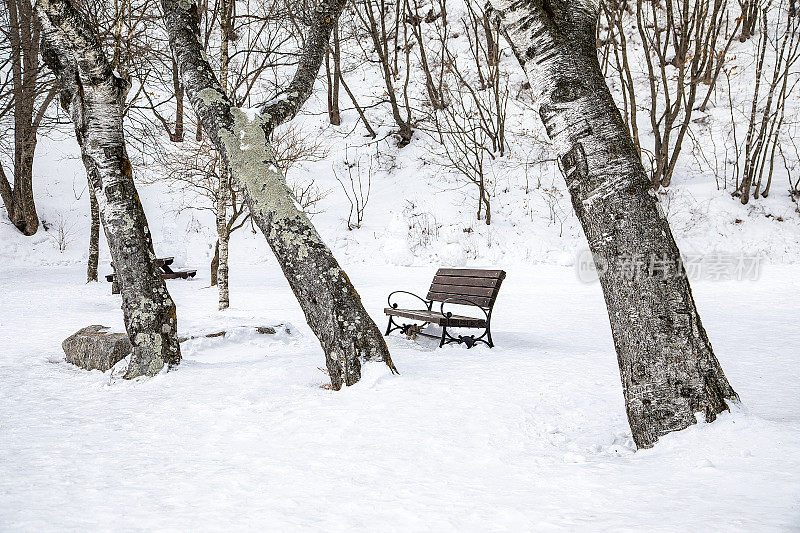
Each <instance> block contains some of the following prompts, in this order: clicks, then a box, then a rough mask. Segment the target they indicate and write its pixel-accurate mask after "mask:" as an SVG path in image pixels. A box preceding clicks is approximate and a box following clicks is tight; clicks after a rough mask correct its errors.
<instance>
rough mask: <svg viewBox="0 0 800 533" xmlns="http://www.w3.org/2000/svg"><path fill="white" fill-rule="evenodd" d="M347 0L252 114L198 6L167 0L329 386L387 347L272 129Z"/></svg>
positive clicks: (217, 140) (220, 144)
mask: <svg viewBox="0 0 800 533" xmlns="http://www.w3.org/2000/svg"><path fill="white" fill-rule="evenodd" d="M344 4H345V2H344V1H343V0H325V1H324V2H322V3H321V5H319V6H318V7H317V8H316V9H315V12H314V13H313V16H314V19H315V21H316V23H315V25H314V27H313V29H312V31H311V32H310V34H309V35H308V36H307V38H306V48H305V50H304V52H303V56H302V58H301V61H300V65H299V67H298V69H297V71H296V73H295V76H294V78H293V80H292V82H291V83H290V84H289V86H288V87H287V89H286V91H284V92H283V93H282V95H281V96H280V97H279V98H277V99H275V100H273V101H271V102H268V103H266V104H264V105H263V109H262V113H260V114H256V115H255V116H252V115H250V116H249V115H248V114H246V113H245V112H244V111H242V110H241V109H238V108H236V107H234V106H233V105H232V103H231V101H230V100H229V99H228V97H227V95H226V94H225V92H224V91H223V90H222V87H221V85H220V83H219V81H218V80H217V78H216V77H215V76H214V73H213V71H212V69H211V67H210V65H209V64H208V62H207V61H206V60H205V59H204V58H203V55H202V45H201V43H200V41H199V38H198V36H199V30H198V16H197V7H196V5H195V4H191V3H190V2H188V1H186V0H162V5H163V7H164V16H165V22H166V28H167V32H168V34H169V38H170V45H171V46H172V49H173V53H174V55H175V57H176V58H177V61H178V68H179V70H180V72H181V76H182V78H183V82H184V86H185V87H186V92H187V95H188V97H189V100H190V101H191V103H192V106H193V107H194V110H195V113H196V114H197V116H198V117H199V119H200V122H201V123H202V124H203V129H204V130H205V131H206V133H207V134H208V135H209V137H211V139H212V141H213V142H214V145H215V147H216V149H217V151H218V153H219V154H220V156H221V157H222V158H223V160H224V161H225V162H226V164H227V166H228V168H229V170H230V173H231V176H232V178H233V179H234V180H236V182H237V184H238V186H239V188H240V189H241V190H242V192H243V193H244V195H245V198H246V200H247V204H248V207H249V209H250V213H251V216H252V217H253V220H254V221H255V222H256V224H257V225H258V227H259V228H260V229H261V231H262V233H263V234H264V236H265V238H266V239H267V242H268V243H269V245H270V247H271V248H272V251H273V252H274V253H275V256H276V258H277V259H278V262H279V264H280V265H281V268H282V269H283V272H284V274H285V276H286V279H287V280H288V281H289V285H290V286H291V288H292V290H293V291H294V294H295V296H296V297H297V299H298V301H299V303H300V306H301V308H302V309H303V312H304V313H305V316H306V321H307V322H308V324H309V326H310V327H311V329H312V330H313V331H314V334H315V335H316V336H317V338H318V339H319V341H320V344H321V345H322V349H323V351H324V352H325V357H326V364H327V368H328V373H329V375H330V380H331V386H332V387H333V388H334V389H339V388H341V386H342V384H344V385H352V384H354V383H356V382H357V381H358V380H359V379H360V377H361V363H362V361H366V360H377V361H384V362H385V363H386V364H387V365H389V367H390V368H391V369H392V370H393V371H394V365H393V364H392V360H391V357H390V355H389V350H388V348H387V347H386V342H385V341H384V339H383V336H382V335H381V332H380V330H379V329H378V328H377V326H376V325H375V323H374V322H373V320H372V318H371V317H370V316H369V314H368V313H367V312H366V310H365V309H364V306H363V305H362V303H361V299H360V297H359V295H358V293H357V292H356V290H355V287H353V284H352V283H351V282H350V280H349V278H348V277H347V274H345V272H344V271H343V270H342V269H341V267H340V266H339V264H338V262H337V261H336V259H335V258H334V257H333V254H332V253H331V251H330V249H329V248H328V247H327V246H326V245H325V243H324V242H323V241H322V239H321V238H320V236H319V234H318V233H317V231H316V229H315V228H314V226H312V224H311V222H310V221H309V220H308V217H307V216H306V214H305V213H304V212H303V211H302V210H301V209H299V207H298V206H297V204H296V202H295V200H294V198H293V197H292V194H291V192H290V191H289V189H288V188H287V186H286V182H285V179H284V176H283V174H282V172H281V170H280V168H279V166H278V163H277V160H276V156H275V152H274V150H273V148H272V146H271V145H270V143H269V136H270V134H271V132H272V130H273V129H274V128H275V127H276V126H278V125H279V124H281V123H282V122H284V121H286V120H289V119H291V118H292V117H294V116H295V115H296V114H297V112H298V111H299V109H300V107H301V106H302V105H303V103H304V102H305V101H306V99H308V96H309V95H310V94H311V90H312V88H313V84H314V80H315V78H316V75H317V72H318V71H319V68H320V65H321V64H322V60H323V58H324V54H325V49H326V47H327V42H328V37H329V35H330V32H331V29H332V27H333V25H334V24H336V21H337V20H338V17H339V15H340V14H341V11H342V9H343V7H344Z"/></svg>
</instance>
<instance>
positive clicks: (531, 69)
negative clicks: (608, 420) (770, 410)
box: [490, 0, 736, 448]
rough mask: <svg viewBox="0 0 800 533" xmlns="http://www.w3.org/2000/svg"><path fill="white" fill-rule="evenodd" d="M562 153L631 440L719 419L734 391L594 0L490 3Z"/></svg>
mask: <svg viewBox="0 0 800 533" xmlns="http://www.w3.org/2000/svg"><path fill="white" fill-rule="evenodd" d="M490 3H491V7H493V8H494V14H495V16H497V17H499V19H500V21H501V24H502V29H503V32H504V34H505V36H506V38H507V39H508V41H509V43H510V44H511V47H512V49H513V51H514V54H515V55H516V57H517V59H518V60H519V62H520V64H521V65H522V67H523V68H524V70H525V73H526V74H527V77H528V80H529V81H530V83H531V87H532V91H531V92H532V94H534V95H535V97H536V98H537V102H536V104H537V107H538V110H539V116H540V117H541V119H542V121H543V122H544V125H545V128H546V130H547V134H548V136H549V137H550V139H551V141H552V142H553V145H554V147H555V149H556V151H557V153H558V155H559V157H560V161H561V166H562V169H563V170H564V174H565V179H566V182H567V187H568V188H569V191H570V194H571V196H572V205H573V207H574V208H575V213H576V214H577V215H578V218H579V219H580V221H581V225H582V226H583V229H584V232H585V233H586V237H587V239H588V241H589V248H590V249H591V251H592V254H593V256H594V259H595V263H596V264H597V265H600V266H601V267H605V266H607V269H605V268H598V271H599V272H598V273H599V274H600V282H601V285H602V288H603V293H604V295H605V300H606V305H607V307H608V314H609V318H610V320H611V329H612V334H613V337H614V344H615V346H616V350H617V358H618V362H619V367H620V374H621V377H622V385H623V391H624V395H625V404H626V408H627V412H628V420H629V422H630V426H631V430H632V431H633V438H634V440H635V441H636V444H637V445H638V446H639V447H644V448H646V447H651V446H652V445H653V444H654V443H655V442H656V441H657V440H658V438H659V437H660V436H662V435H664V434H666V433H669V432H671V431H677V430H681V429H684V428H686V427H688V426H691V425H692V424H694V423H696V417H695V414H696V413H700V414H702V415H704V416H705V420H706V421H709V422H710V421H712V420H714V419H715V417H716V415H717V414H718V413H720V412H721V411H723V410H725V409H727V405H726V400H729V399H735V398H736V394H735V392H734V391H733V389H732V388H731V386H730V384H729V383H728V380H727V379H726V378H725V375H724V374H723V372H722V368H721V367H720V365H719V362H718V361H717V358H716V357H715V356H714V352H713V351H712V349H711V343H710V342H709V340H708V337H707V335H706V332H705V330H704V329H703V325H702V323H701V322H700V317H699V315H698V313H697V308H696V306H695V303H694V299H693V298H692V291H691V289H690V287H689V282H688V281H687V279H686V277H685V273H684V272H683V264H682V262H681V256H680V252H679V251H678V247H677V245H676V244H675V240H674V239H673V237H672V232H671V231H670V228H669V224H668V223H667V220H666V218H665V216H664V213H663V211H662V210H661V209H660V206H659V205H658V202H657V200H656V197H655V193H654V191H653V190H652V188H651V186H650V182H649V180H648V178H647V174H646V173H645V170H644V167H643V166H642V164H641V162H640V160H639V157H638V155H637V152H636V147H635V145H634V143H633V141H632V140H631V138H630V135H629V133H628V130H627V128H626V127H625V123H624V122H623V120H622V117H621V115H620V113H619V110H618V109H617V108H616V106H615V104H614V100H613V99H612V97H611V93H610V92H609V90H608V87H607V85H606V83H605V80H604V79H603V75H602V72H601V70H600V64H599V62H598V59H597V50H596V43H595V28H596V24H597V19H598V9H599V6H598V4H599V2H598V1H597V0H581V1H568V0H520V1H513V0H491V2H490Z"/></svg>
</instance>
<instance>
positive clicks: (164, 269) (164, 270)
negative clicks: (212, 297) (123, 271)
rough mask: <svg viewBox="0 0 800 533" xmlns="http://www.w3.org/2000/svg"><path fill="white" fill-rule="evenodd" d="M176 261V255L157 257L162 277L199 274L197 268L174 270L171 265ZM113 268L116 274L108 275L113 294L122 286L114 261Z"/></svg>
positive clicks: (182, 277) (189, 276)
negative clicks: (118, 280)
mask: <svg viewBox="0 0 800 533" xmlns="http://www.w3.org/2000/svg"><path fill="white" fill-rule="evenodd" d="M174 262H175V258H174V257H162V258H160V259H156V266H157V267H158V269H159V270H160V271H161V277H162V278H164V279H177V278H181V279H189V278H193V277H195V276H196V275H197V270H178V271H177V272H176V271H175V270H172V268H171V267H170V265H171V264H172V263H174ZM111 268H112V269H114V274H108V275H107V276H106V281H110V282H111V294H119V291H120V286H119V283H117V274H116V268H114V263H111Z"/></svg>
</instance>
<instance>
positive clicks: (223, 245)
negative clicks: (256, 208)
mask: <svg viewBox="0 0 800 533" xmlns="http://www.w3.org/2000/svg"><path fill="white" fill-rule="evenodd" d="M221 11H222V12H221V13H220V24H219V26H220V68H219V80H220V89H221V90H222V92H223V93H224V94H226V95H227V94H228V65H229V63H230V55H229V53H228V46H229V44H230V29H231V25H232V23H233V20H232V18H233V0H222V10H221ZM221 167H222V168H221V170H220V178H219V190H218V191H217V249H216V252H217V254H216V257H217V278H216V282H217V294H218V295H219V297H218V304H219V305H218V308H219V310H220V311H224V310H225V309H227V308H228V307H230V305H231V303H230V292H229V290H228V272H229V270H228V244H229V243H230V233H229V232H228V199H229V198H230V187H231V183H230V171H229V169H228V165H227V164H225V161H222V165H221Z"/></svg>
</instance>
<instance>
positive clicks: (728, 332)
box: [0, 260, 800, 531]
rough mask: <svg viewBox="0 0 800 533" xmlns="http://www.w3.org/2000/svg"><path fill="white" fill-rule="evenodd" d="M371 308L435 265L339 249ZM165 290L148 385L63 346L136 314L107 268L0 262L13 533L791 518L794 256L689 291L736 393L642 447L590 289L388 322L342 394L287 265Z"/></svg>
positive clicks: (3, 517) (780, 523)
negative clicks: (252, 330) (226, 332)
mask: <svg viewBox="0 0 800 533" xmlns="http://www.w3.org/2000/svg"><path fill="white" fill-rule="evenodd" d="M345 266H346V268H347V271H348V273H349V274H350V276H351V277H352V279H353V281H354V283H355V285H356V286H357V287H358V288H359V290H360V292H361V296H362V298H363V300H364V302H365V304H366V306H367V308H368V310H369V311H370V312H371V313H372V314H373V317H374V318H375V319H376V320H377V321H378V323H379V325H383V324H384V320H383V317H382V316H381V310H382V307H383V305H384V301H385V296H386V294H387V293H388V292H389V291H390V290H392V289H395V288H400V287H403V288H408V289H411V290H417V291H422V290H424V288H425V287H426V285H427V284H428V283H429V282H430V277H431V275H432V271H433V269H432V268H430V267H427V268H414V267H396V266H395V267H381V268H373V267H370V266H366V265H364V266H362V265H357V264H350V265H345ZM232 272H233V277H232V280H231V300H232V302H233V307H232V308H231V309H230V310H229V311H227V312H225V313H218V312H216V311H215V310H214V309H215V301H216V293H215V291H214V290H213V289H208V288H206V285H207V283H208V281H207V277H206V276H202V274H201V276H202V277H201V278H200V279H197V280H194V281H189V282H184V281H179V280H176V281H173V282H170V284H169V288H170V292H171V293H172V295H173V296H174V297H175V299H176V301H177V304H178V310H179V329H180V331H181V333H182V334H183V333H192V332H194V333H200V332H209V331H216V330H219V329H224V328H225V327H230V326H237V325H238V326H245V325H247V326H256V325H270V324H273V325H274V324H278V323H285V322H287V321H288V322H289V323H290V324H293V325H292V326H290V331H291V333H290V334H281V335H277V336H271V335H257V334H251V335H247V334H244V333H241V332H239V334H238V335H235V336H232V338H230V337H229V338H213V339H205V338H203V339H196V340H190V341H187V342H185V343H184V344H183V356H184V361H183V363H182V364H181V365H180V367H179V369H178V370H176V371H173V372H168V373H163V374H161V375H159V376H157V377H155V378H152V379H149V380H143V381H136V382H127V381H124V380H121V379H114V378H110V376H109V374H102V373H100V372H99V371H93V372H86V371H82V370H79V369H77V368H76V367H73V366H72V365H69V364H67V363H65V362H64V361H63V354H62V352H61V349H60V346H59V343H60V340H61V339H63V338H65V337H67V336H68V335H69V334H71V333H73V332H74V331H75V330H77V329H78V328H80V327H83V326H85V325H88V324H92V323H103V324H106V325H110V326H113V327H116V328H121V327H122V322H121V314H120V312H119V308H118V306H119V300H118V298H119V297H118V296H113V295H111V294H110V290H109V286H108V285H109V284H107V283H102V284H90V285H85V284H84V283H83V275H84V274H83V269H82V267H81V266H80V265H74V266H58V265H49V266H38V265H37V266H32V267H23V266H10V267H4V268H3V276H2V278H0V294H2V295H3V297H2V306H1V308H2V313H3V326H2V328H0V346H2V352H0V529H3V530H9V531H53V530H77V529H123V530H146V529H160V530H187V529H195V530H207V531H210V530H221V529H242V530H264V529H267V530H281V531H285V530H312V529H313V530H321V529H324V530H330V531H344V530H354V529H355V530H368V531H375V530H379V531H408V530H412V531H413V530H444V531H453V530H467V531H484V530H548V529H567V530H576V529H589V530H614V531H619V530H641V529H643V528H647V529H649V530H655V531H662V530H699V529H707V530H715V531H723V530H724V531H730V530H759V531H761V530H765V529H766V530H770V529H772V530H781V529H784V530H785V529H793V528H796V527H797V526H798V525H800V505H798V503H799V502H800V481H799V480H798V472H800V416H799V415H798V412H800V366H799V365H798V364H797V356H798V354H797V349H796V347H797V346H798V345H800V331H799V330H798V329H797V326H796V311H797V305H796V296H797V290H798V288H800V287H798V285H800V284H799V283H798V281H797V280H798V279H800V276H799V275H800V267H798V266H795V265H783V266H780V265H772V266H768V267H767V268H766V270H765V271H764V272H763V273H762V276H761V278H760V279H759V280H758V281H749V282H736V281H730V282H712V281H698V282H695V283H694V292H695V297H696V299H697V301H698V305H699V307H700V312H701V315H702V316H703V319H704V322H705V325H706V327H707V329H708V331H709V334H710V336H711V339H712V341H713V343H714V347H715V349H716V352H717V354H718V356H719V358H720V360H721V362H722V365H723V368H724V369H725V371H726V373H727V375H728V377H729V378H730V380H731V383H732V384H733V386H734V387H735V388H736V390H737V392H738V393H739V394H740V395H741V398H742V404H741V406H739V407H736V408H735V409H734V410H733V412H732V413H726V414H724V415H722V416H721V417H720V418H719V419H718V420H717V421H716V422H714V423H713V424H699V425H697V426H694V427H692V428H690V429H688V430H686V431H683V432H680V433H677V434H671V435H668V436H666V437H664V438H662V439H661V441H660V442H659V443H658V444H657V446H656V447H655V448H654V449H652V450H643V451H638V452H635V453H634V448H633V444H632V441H631V438H630V430H629V428H628V426H627V421H626V418H625V412H624V406H623V401H622V391H621V386H620V382H619V377H618V371H617V368H616V359H615V354H614V349H613V345H612V343H611V336H610V331H609V326H608V319H607V317H606V315H605V306H604V304H603V299H602V296H601V293H600V289H599V286H598V285H597V284H584V283H581V282H580V281H578V279H577V277H576V276H575V272H574V269H572V268H569V267H559V266H546V265H538V266H533V267H525V268H522V267H512V268H509V269H508V278H507V280H506V281H505V283H504V286H503V288H502V290H501V293H500V297H499V299H498V302H497V306H496V314H495V317H494V318H495V322H494V323H495V334H494V336H495V341H496V344H497V347H496V348H494V349H493V350H490V349H488V348H485V347H476V348H473V349H471V350H466V349H465V348H463V347H458V346H448V347H445V348H442V349H438V348H435V345H436V343H435V341H432V340H428V339H423V340H419V341H413V340H406V339H405V338H404V337H401V336H397V334H394V335H393V336H391V337H390V338H389V346H390V349H391V351H392V356H393V358H394V361H395V363H396V365H397V367H398V369H399V370H400V375H399V376H392V375H391V374H390V373H389V372H388V369H386V368H385V367H384V366H382V365H379V364H369V365H367V366H366V367H365V369H364V379H363V380H362V381H361V382H360V383H358V384H357V385H355V386H353V387H351V388H348V389H345V390H342V391H340V392H332V391H329V390H325V389H323V388H321V385H323V384H325V383H326V382H327V377H326V376H325V374H324V373H322V372H321V371H320V370H319V369H318V367H321V366H324V358H323V356H322V353H321V350H320V348H319V345H318V343H317V341H316V339H315V337H314V336H313V334H312V333H311V331H310V330H309V328H308V327H307V326H306V325H305V322H304V320H303V317H302V313H301V311H300V309H299V307H298V305H297V304H296V302H295V301H294V300H293V297H292V295H291V292H290V290H289V288H288V285H287V284H286V282H285V281H284V280H283V278H282V276H281V274H280V270H279V268H278V266H277V264H276V263H275V262H274V261H272V260H267V261H264V262H263V263H261V264H244V263H240V264H237V265H236V266H235V267H234V268H233V269H232Z"/></svg>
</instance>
